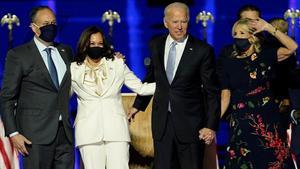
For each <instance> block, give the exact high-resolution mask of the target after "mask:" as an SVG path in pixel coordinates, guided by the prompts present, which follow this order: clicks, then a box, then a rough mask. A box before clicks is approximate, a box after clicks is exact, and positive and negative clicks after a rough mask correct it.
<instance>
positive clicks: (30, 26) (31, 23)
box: [29, 22, 40, 29]
mask: <svg viewBox="0 0 300 169" xmlns="http://www.w3.org/2000/svg"><path fill="white" fill-rule="evenodd" d="M32 25H33V26H35V27H37V28H38V29H40V27H39V26H38V25H37V24H35V23H33V22H32V23H31V25H30V26H29V27H30V28H32Z"/></svg>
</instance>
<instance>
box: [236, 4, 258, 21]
mask: <svg viewBox="0 0 300 169" xmlns="http://www.w3.org/2000/svg"><path fill="white" fill-rule="evenodd" d="M245 11H256V12H257V13H258V16H259V17H261V11H260V9H259V8H258V7H257V6H255V5H251V4H247V5H244V6H242V7H241V8H240V9H239V10H238V13H237V18H238V19H241V14H242V13H243V12H245Z"/></svg>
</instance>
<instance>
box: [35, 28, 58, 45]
mask: <svg viewBox="0 0 300 169" xmlns="http://www.w3.org/2000/svg"><path fill="white" fill-rule="evenodd" d="M40 30H41V35H40V36H39V38H41V39H42V40H43V41H45V42H53V41H54V39H55V37H56V35H57V26H56V25H54V24H49V25H45V26H43V27H40Z"/></svg>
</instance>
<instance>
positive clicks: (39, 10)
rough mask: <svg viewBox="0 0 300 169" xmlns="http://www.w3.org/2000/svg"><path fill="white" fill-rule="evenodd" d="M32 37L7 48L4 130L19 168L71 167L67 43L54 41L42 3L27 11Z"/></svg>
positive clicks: (69, 56) (53, 21) (69, 53)
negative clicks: (18, 159) (18, 158)
mask: <svg viewBox="0 0 300 169" xmlns="http://www.w3.org/2000/svg"><path fill="white" fill-rule="evenodd" d="M30 17H31V18H30V19H31V25H30V27H31V29H32V31H33V32H34V34H35V36H34V38H33V40H32V41H30V42H28V43H26V44H23V45H21V46H18V47H16V48H14V49H12V50H10V51H8V53H7V57H6V64H5V70H4V77H3V84H2V90H1V93H0V101H1V113H2V120H3V123H4V127H5V133H6V135H7V136H9V137H10V138H11V140H12V143H13V145H14V147H15V148H16V150H18V152H20V153H21V154H22V155H23V156H24V157H23V165H24V168H25V169H27V168H30V169H53V168H55V169H73V168H74V167H73V166H74V151H73V141H72V140H73V136H72V125H71V124H70V122H69V113H68V112H69V110H68V103H69V92H70V86H71V80H70V79H71V78H70V77H71V75H70V69H69V66H70V62H71V59H72V51H71V48H69V47H68V46H65V45H62V44H58V43H54V42H53V41H54V38H55V36H56V32H57V28H56V18H55V15H54V13H53V11H52V10H51V9H50V8H49V7H47V6H39V7H36V8H34V9H32V11H31V13H30Z"/></svg>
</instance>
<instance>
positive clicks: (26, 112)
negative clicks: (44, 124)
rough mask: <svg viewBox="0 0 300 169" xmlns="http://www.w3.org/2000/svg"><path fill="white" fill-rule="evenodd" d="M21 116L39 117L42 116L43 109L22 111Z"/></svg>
mask: <svg viewBox="0 0 300 169" xmlns="http://www.w3.org/2000/svg"><path fill="white" fill-rule="evenodd" d="M21 114H23V115H28V116H38V115H40V114H41V109H22V110H21Z"/></svg>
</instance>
